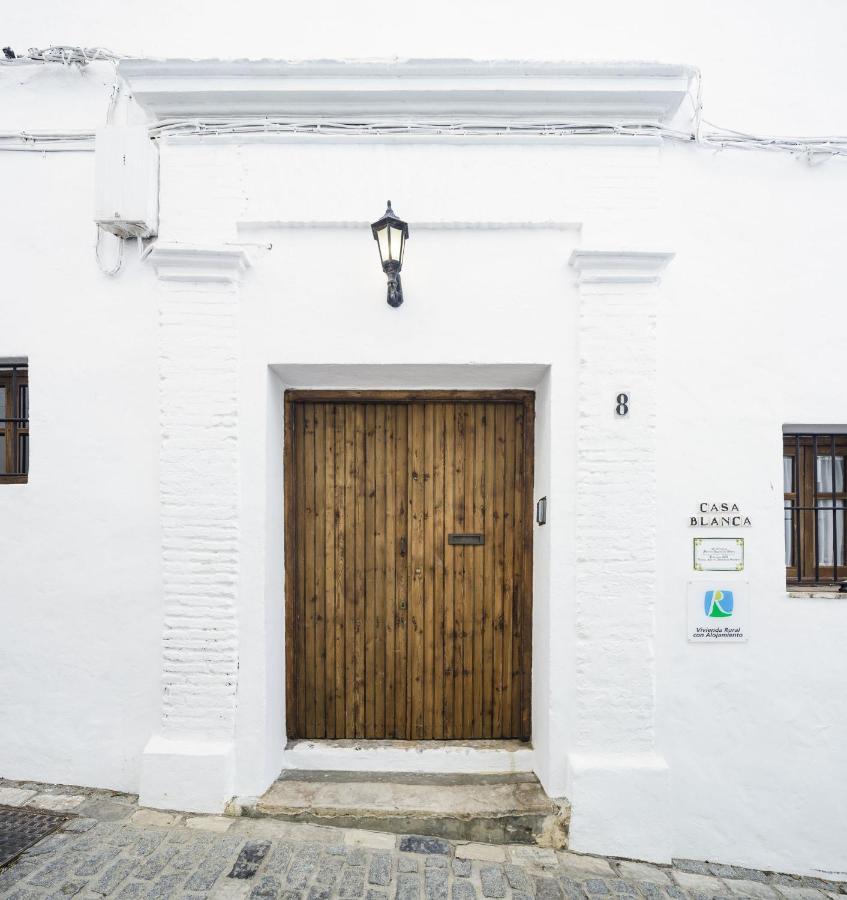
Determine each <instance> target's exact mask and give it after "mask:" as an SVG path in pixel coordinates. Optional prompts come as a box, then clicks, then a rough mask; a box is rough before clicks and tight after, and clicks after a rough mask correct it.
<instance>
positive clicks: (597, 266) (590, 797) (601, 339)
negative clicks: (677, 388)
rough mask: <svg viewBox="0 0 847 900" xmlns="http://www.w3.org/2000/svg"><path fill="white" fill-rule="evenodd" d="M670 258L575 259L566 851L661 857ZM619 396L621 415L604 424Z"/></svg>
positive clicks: (665, 833)
mask: <svg viewBox="0 0 847 900" xmlns="http://www.w3.org/2000/svg"><path fill="white" fill-rule="evenodd" d="M672 256H673V254H670V253H653V252H640V251H636V252H633V251H589V250H577V251H575V252H574V253H573V255H572V257H571V265H572V266H573V267H574V269H575V270H576V272H577V277H578V282H579V317H578V322H579V335H578V346H579V354H578V366H579V372H578V395H577V404H578V410H577V433H576V443H577V473H576V474H577V479H576V481H577V483H576V553H575V560H576V579H575V588H576V590H575V623H576V631H577V633H576V660H575V679H576V685H575V688H576V691H575V695H576V703H577V707H576V713H577V715H576V730H575V734H574V736H573V737H574V740H573V745H572V746H573V750H572V752H571V753H570V754H569V758H568V769H569V772H568V782H569V790H568V797H569V799H570V801H571V803H572V804H573V812H574V819H573V822H572V825H571V842H572V846H573V848H574V849H576V850H579V849H580V848H581V847H591V848H592V849H593V852H604V850H607V851H609V852H611V851H614V852H615V853H616V854H618V855H624V856H632V857H634V858H642V859H654V860H667V859H669V855H670V779H669V772H668V768H667V764H666V763H665V761H664V759H663V758H662V757H661V756H660V755H659V754H658V753H657V752H656V748H655V744H654V719H655V666H654V659H655V648H654V643H655V619H654V613H655V596H656V562H657V560H656V317H657V290H658V284H659V280H660V273H661V271H662V270H663V269H664V267H665V266H666V265H667V263H668V262H669V261H670V259H671V258H672ZM620 393H627V394H629V397H630V402H629V414H628V415H626V416H624V417H620V416H616V415H615V406H616V398H617V395H618V394H620Z"/></svg>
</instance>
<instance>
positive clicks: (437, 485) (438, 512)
mask: <svg viewBox="0 0 847 900" xmlns="http://www.w3.org/2000/svg"><path fill="white" fill-rule="evenodd" d="M428 405H429V406H430V407H432V431H433V435H432V454H433V455H432V466H431V473H432V477H431V481H432V507H431V509H432V512H431V516H432V563H431V564H432V600H431V604H430V605H431V606H432V631H433V645H434V646H433V658H432V681H433V691H432V737H433V738H434V739H435V740H443V739H444V693H445V681H446V673H445V668H446V666H445V658H446V655H445V646H444V645H445V633H444V632H445V628H444V612H445V610H444V547H445V544H446V543H447V536H446V535H445V533H444V456H445V448H444V430H445V426H444V404H443V403H430V404H428Z"/></svg>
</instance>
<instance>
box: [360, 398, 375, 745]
mask: <svg viewBox="0 0 847 900" xmlns="http://www.w3.org/2000/svg"><path fill="white" fill-rule="evenodd" d="M375 444H376V407H375V405H374V404H373V403H367V404H365V472H364V476H365V532H364V536H363V543H364V552H365V597H364V628H363V632H364V647H365V659H364V662H365V682H364V685H363V688H364V690H363V691H362V696H363V698H364V707H365V708H364V728H365V732H364V733H365V737H366V738H373V737H375V728H374V709H375V706H376V677H377V671H376V666H375V663H376V632H377V623H376V608H375V603H374V600H375V598H376V554H375V549H376V541H375V534H376V466H375V456H376V453H375V450H376V447H375Z"/></svg>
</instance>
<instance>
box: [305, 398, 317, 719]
mask: <svg viewBox="0 0 847 900" xmlns="http://www.w3.org/2000/svg"><path fill="white" fill-rule="evenodd" d="M303 481H304V482H305V498H304V502H305V508H304V516H305V523H304V524H305V533H304V551H305V552H304V557H303V568H304V576H305V588H306V593H305V598H306V615H305V628H306V657H305V663H306V733H307V734H309V735H312V734H314V733H315V618H316V609H315V608H316V605H317V596H316V594H315V405H314V403H306V404H304V406H303Z"/></svg>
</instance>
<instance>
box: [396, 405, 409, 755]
mask: <svg viewBox="0 0 847 900" xmlns="http://www.w3.org/2000/svg"><path fill="white" fill-rule="evenodd" d="M395 418H396V421H395V425H394V467H395V473H396V474H395V478H394V489H395V494H394V509H395V523H396V526H395V527H396V544H395V551H394V553H395V559H396V569H395V576H394V578H395V584H396V594H397V598H396V602H395V608H396V618H395V623H396V625H395V631H394V673H395V675H394V683H395V688H394V729H395V732H394V733H395V735H396V736H397V737H398V738H401V739H402V738H406V739H408V738H409V737H411V725H410V724H409V703H408V700H409V695H410V690H409V664H410V662H409V600H410V584H409V564H410V556H409V540H410V534H409V531H410V526H409V496H410V493H411V489H410V481H411V476H410V472H409V407H408V406H407V405H403V406H397V407H396V409H395Z"/></svg>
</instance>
